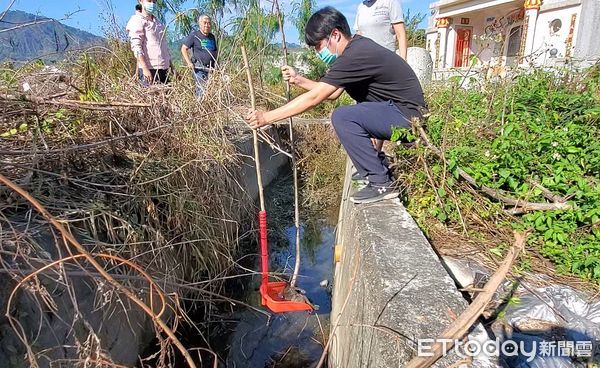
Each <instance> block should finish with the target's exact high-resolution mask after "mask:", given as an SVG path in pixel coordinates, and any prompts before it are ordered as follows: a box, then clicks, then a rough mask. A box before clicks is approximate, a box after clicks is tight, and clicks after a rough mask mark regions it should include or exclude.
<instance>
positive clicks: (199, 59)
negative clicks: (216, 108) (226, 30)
mask: <svg viewBox="0 0 600 368" xmlns="http://www.w3.org/2000/svg"><path fill="white" fill-rule="evenodd" d="M198 27H199V30H198V31H196V32H192V33H191V34H190V35H189V36H187V38H186V39H185V40H184V41H183V45H181V54H182V56H183V60H184V61H185V63H186V65H187V66H188V67H189V68H190V69H192V70H193V71H194V78H195V80H196V94H197V95H198V96H202V94H203V93H204V89H205V86H206V81H207V79H208V73H209V71H210V70H211V69H213V68H215V67H216V65H217V53H218V48H217V40H216V39H215V36H214V35H213V34H212V33H211V19H210V17H209V16H208V15H201V16H200V17H198ZM190 49H191V50H192V56H190V54H189V50H190Z"/></svg>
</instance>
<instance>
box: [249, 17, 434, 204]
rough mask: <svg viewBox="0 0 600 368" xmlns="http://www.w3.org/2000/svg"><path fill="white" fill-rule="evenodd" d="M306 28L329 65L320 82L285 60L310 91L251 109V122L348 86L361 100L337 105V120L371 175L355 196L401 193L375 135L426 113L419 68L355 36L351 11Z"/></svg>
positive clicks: (294, 79) (359, 164)
mask: <svg viewBox="0 0 600 368" xmlns="http://www.w3.org/2000/svg"><path fill="white" fill-rule="evenodd" d="M304 33H305V35H304V37H305V40H306V44H307V45H308V46H310V47H312V48H314V49H315V51H316V52H317V54H318V55H319V58H321V60H323V61H324V62H325V63H326V64H327V65H328V66H329V70H328V71H327V73H326V74H325V76H324V77H323V78H321V80H320V81H319V82H316V81H312V80H310V79H307V78H305V77H303V76H301V75H299V74H297V73H296V71H295V70H294V69H292V68H291V67H288V66H284V67H283V68H282V70H283V76H284V79H285V80H288V81H289V82H290V83H291V84H295V85H297V86H299V87H301V88H303V89H305V90H307V91H308V92H306V93H304V94H302V95H300V96H298V97H297V98H295V99H294V100H292V101H290V102H289V103H287V104H286V105H284V106H282V107H280V108H277V109H275V110H272V111H266V112H263V111H258V110H255V111H250V112H249V113H248V116H247V118H246V119H247V120H248V123H249V124H250V126H251V127H252V128H254V129H256V128H259V127H262V126H265V125H269V124H271V123H274V122H276V121H279V120H283V119H286V118H288V117H290V116H294V115H297V114H300V113H302V112H304V111H306V110H308V109H310V108H312V107H315V106H316V105H318V104H320V103H321V102H323V101H324V100H326V99H336V98H338V97H339V96H340V95H341V94H342V92H343V91H344V90H345V91H346V92H348V94H349V95H350V96H351V97H352V98H353V99H355V100H356V101H357V104H356V105H351V106H342V107H338V108H337V109H335V110H334V111H333V114H332V117H331V122H332V124H333V127H334V129H335V131H336V133H337V136H338V137H339V139H340V141H341V143H342V145H343V146H344V148H345V149H346V151H347V152H348V156H349V157H350V160H352V163H353V164H354V167H356V169H357V170H358V173H359V174H360V175H361V176H362V177H364V178H366V179H367V180H368V181H369V184H368V185H367V186H366V187H365V188H363V189H362V190H360V191H358V192H357V193H355V194H354V195H353V196H352V197H351V198H350V199H351V200H352V201H353V202H354V203H371V202H376V201H380V200H383V199H391V198H396V197H398V191H397V190H396V189H395V187H394V185H393V182H392V179H391V176H390V170H389V167H388V166H387V163H386V160H385V155H383V154H379V153H378V151H377V150H376V149H375V148H374V147H373V145H372V144H371V138H377V139H381V140H389V139H390V138H391V135H392V127H404V128H410V120H411V119H412V118H413V117H421V111H422V109H423V107H424V106H425V101H424V98H423V90H422V89H421V85H420V84H419V81H418V79H417V77H416V75H415V73H414V72H413V71H412V69H411V68H410V66H409V65H408V64H407V63H406V62H405V61H404V60H403V59H402V58H401V57H400V56H398V55H397V54H395V53H394V52H392V51H390V50H388V49H386V48H384V47H382V46H379V45H378V44H377V43H375V42H374V41H372V40H371V39H369V38H365V37H362V36H360V35H354V36H352V34H351V33H350V27H349V25H348V21H347V20H346V17H344V15H343V14H342V13H340V12H339V11H337V10H336V9H334V8H332V7H325V8H323V9H321V10H319V11H317V12H316V13H315V14H313V15H312V16H311V17H310V19H309V20H308V23H307V24H306V29H305V31H304Z"/></svg>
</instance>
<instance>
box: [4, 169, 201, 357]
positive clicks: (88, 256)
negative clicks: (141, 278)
mask: <svg viewBox="0 0 600 368" xmlns="http://www.w3.org/2000/svg"><path fill="white" fill-rule="evenodd" d="M0 182H2V183H4V184H5V185H6V186H7V187H9V188H10V189H12V190H13V191H15V192H17V193H18V194H19V195H20V196H22V197H23V198H25V199H26V200H27V201H29V203H31V205H32V206H33V207H34V208H35V209H36V210H37V211H38V212H39V213H40V214H41V215H42V216H44V218H46V220H47V221H48V222H49V223H51V224H52V225H53V226H54V227H55V228H56V229H57V230H58V231H59V232H60V233H61V235H62V236H63V238H64V239H65V240H66V241H67V242H68V243H70V244H71V245H72V246H73V248H75V250H77V251H78V252H79V253H80V254H81V255H82V256H83V257H84V258H85V259H86V260H87V261H88V262H89V263H90V264H91V265H92V266H93V267H94V268H95V269H96V270H97V271H98V273H99V274H100V275H102V277H103V278H104V279H105V280H106V281H108V283H109V284H111V285H112V286H113V287H114V288H115V289H117V290H118V291H119V292H121V293H123V294H125V295H126V296H127V297H128V298H129V299H130V300H131V301H133V302H134V303H135V304H137V305H138V306H139V307H140V308H141V309H142V310H143V311H144V312H145V313H146V314H148V315H149V316H150V317H152V320H153V321H154V323H155V324H157V325H158V326H159V327H160V329H161V330H162V331H163V332H164V333H165V334H166V335H167V336H168V337H169V338H170V339H171V341H173V344H174V345H175V346H176V347H177V350H179V352H181V354H182V355H183V357H184V358H185V360H186V362H187V364H188V366H189V367H190V368H196V364H195V363H194V360H193V359H192V356H191V355H190V353H189V352H188V351H187V350H186V349H185V347H184V346H183V344H182V343H181V341H179V339H178V338H177V336H176V335H175V332H174V331H173V330H171V328H170V327H169V326H167V324H166V323H165V322H164V321H163V320H162V319H161V318H160V317H158V316H157V315H156V314H155V313H154V311H153V310H152V309H150V307H148V305H146V303H144V302H143V301H142V300H140V299H139V298H138V297H137V295H135V294H134V293H133V292H132V291H130V290H129V289H128V288H126V287H125V286H123V285H121V284H120V283H119V282H118V281H117V280H115V279H114V277H112V275H111V274H110V273H108V272H107V271H106V270H105V269H104V268H103V267H102V266H101V265H100V263H98V261H96V259H95V258H94V257H93V256H92V255H91V254H90V253H89V252H88V251H87V250H86V249H85V248H84V247H83V246H82V245H81V244H80V243H79V241H77V239H75V237H74V236H73V235H71V233H70V232H69V231H67V229H65V227H64V226H63V225H62V224H61V223H60V222H59V221H58V220H57V219H56V218H54V216H52V215H51V214H50V213H49V212H48V211H47V210H46V208H45V207H44V206H42V204H41V203H40V202H38V201H37V200H36V199H35V198H33V197H32V196H31V195H30V194H29V193H28V192H27V191H26V190H24V189H23V188H21V187H20V186H18V185H17V184H15V183H13V182H12V181H10V180H9V179H8V178H6V177H5V176H4V175H2V174H0ZM7 314H8V313H7ZM7 317H9V316H7Z"/></svg>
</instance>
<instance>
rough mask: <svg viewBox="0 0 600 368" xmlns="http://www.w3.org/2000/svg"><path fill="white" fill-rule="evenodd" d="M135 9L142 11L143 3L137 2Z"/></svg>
mask: <svg viewBox="0 0 600 368" xmlns="http://www.w3.org/2000/svg"><path fill="white" fill-rule="evenodd" d="M135 11H139V12H141V11H142V4H135Z"/></svg>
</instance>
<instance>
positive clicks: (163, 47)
mask: <svg viewBox="0 0 600 368" xmlns="http://www.w3.org/2000/svg"><path fill="white" fill-rule="evenodd" d="M138 2H139V3H140V5H141V6H142V11H141V12H136V13H135V14H134V15H133V16H132V17H131V19H130V20H129V22H128V23H127V33H128V34H129V39H130V42H131V50H132V51H133V54H134V56H135V58H136V60H137V65H138V74H139V76H140V80H141V81H142V82H143V83H144V85H149V84H153V83H167V82H168V80H169V69H170V68H171V69H172V68H173V65H172V60H171V54H170V52H169V48H168V45H167V35H166V28H165V26H164V25H163V24H162V23H161V22H160V21H159V20H158V18H156V16H155V14H156V0H138Z"/></svg>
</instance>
